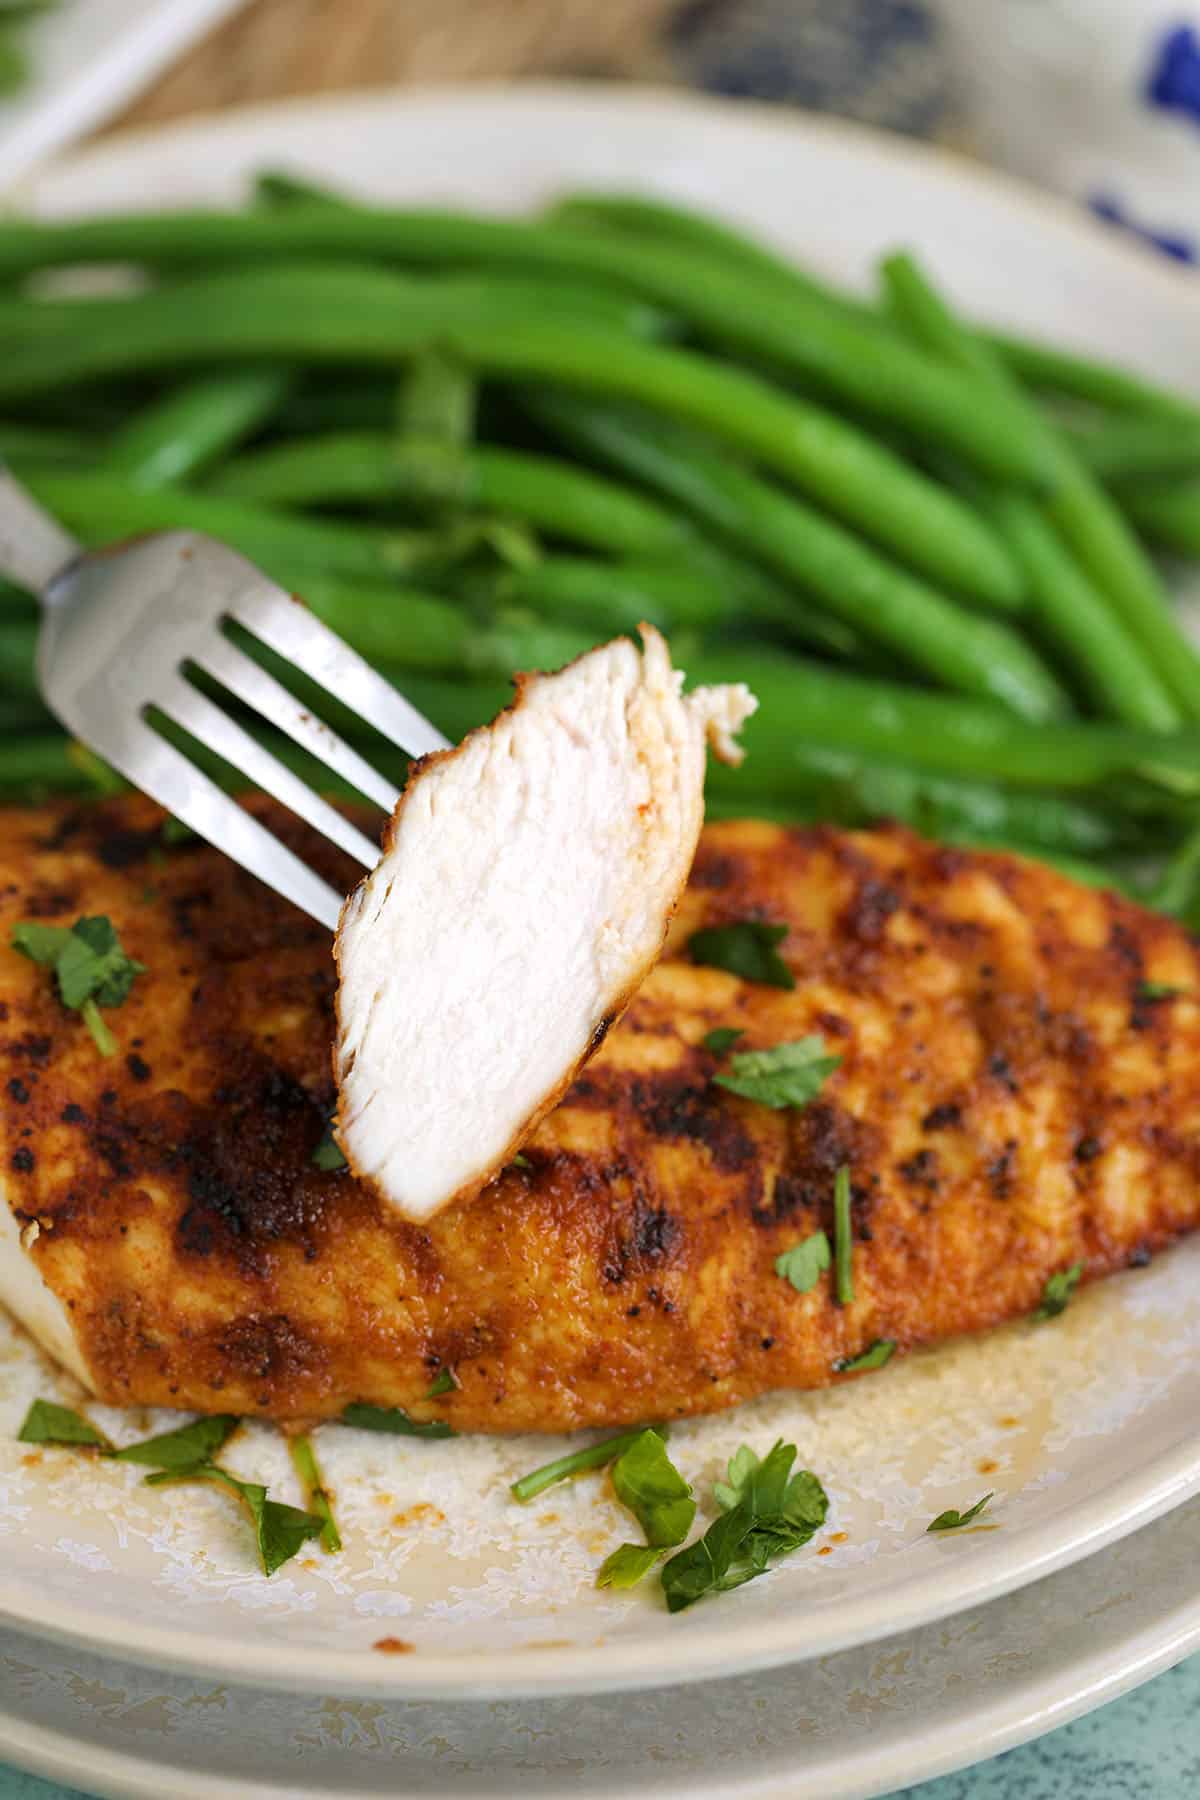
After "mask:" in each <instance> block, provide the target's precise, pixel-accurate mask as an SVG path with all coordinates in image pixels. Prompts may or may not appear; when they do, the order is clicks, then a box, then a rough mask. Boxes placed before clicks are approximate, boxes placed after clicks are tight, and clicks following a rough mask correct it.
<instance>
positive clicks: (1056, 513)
mask: <svg viewBox="0 0 1200 1800" xmlns="http://www.w3.org/2000/svg"><path fill="white" fill-rule="evenodd" d="M882 267H883V274H884V279H885V281H886V283H887V287H888V292H889V294H890V296H891V298H892V301H893V303H894V305H895V306H896V307H897V308H898V309H899V310H900V312H901V314H902V316H903V317H904V318H905V319H906V320H907V322H908V323H909V324H910V326H911V327H912V328H913V330H914V331H916V332H917V334H918V335H919V336H920V338H921V339H922V341H923V342H924V343H926V344H935V343H936V344H938V345H940V347H941V349H942V351H943V353H944V354H945V355H946V356H947V358H948V359H950V360H952V361H954V362H955V363H957V364H960V365H961V366H963V367H966V368H971V369H973V370H975V372H976V373H977V374H978V375H979V377H980V379H981V380H982V381H983V382H984V383H985V384H990V385H994V386H995V387H996V389H997V391H1003V392H1004V393H1005V394H1006V395H1007V396H1008V397H1009V398H1010V399H1011V400H1012V401H1013V403H1014V404H1016V405H1020V406H1021V407H1022V408H1023V409H1024V410H1025V412H1026V415H1027V417H1028V420H1029V422H1030V425H1031V428H1032V429H1034V430H1036V431H1037V432H1039V433H1040V435H1041V437H1042V441H1043V445H1044V450H1045V454H1046V457H1047V459H1048V460H1049V461H1050V462H1052V464H1053V465H1054V471H1055V482H1054V485H1053V487H1052V489H1051V490H1050V492H1049V493H1048V494H1047V496H1046V499H1045V503H1044V504H1045V507H1046V511H1047V516H1048V517H1049V518H1050V520H1051V521H1052V522H1053V524H1054V525H1055V526H1057V528H1058V530H1059V531H1061V532H1062V534H1063V536H1064V537H1065V538H1066V539H1067V541H1068V543H1069V544H1070V545H1071V548H1072V549H1073V551H1074V553H1075V555H1076V556H1077V557H1078V558H1079V561H1080V562H1081V564H1082V565H1083V568H1084V570H1085V571H1086V572H1087V574H1089V575H1090V576H1091V578H1092V580H1093V581H1094V582H1095V584H1096V586H1097V587H1098V588H1099V589H1100V591H1101V592H1102V593H1103V594H1104V595H1106V596H1107V598H1108V601H1109V603H1110V605H1111V606H1112V607H1113V608H1114V609H1115V610H1116V611H1117V612H1118V613H1119V615H1120V617H1121V618H1122V619H1123V620H1124V622H1125V624H1126V626H1127V627H1128V629H1129V630H1130V632H1131V633H1132V634H1133V636H1134V638H1135V639H1136V640H1137V642H1138V643H1139V644H1140V645H1141V647H1142V650H1143V652H1144V654H1145V656H1146V657H1147V659H1148V660H1149V662H1150V664H1151V666H1152V668H1153V669H1154V670H1155V672H1156V673H1157V675H1158V676H1159V678H1160V680H1161V681H1162V682H1163V683H1164V684H1165V685H1166V687H1167V689H1168V690H1169V692H1170V693H1171V694H1172V695H1173V697H1174V698H1175V699H1176V700H1177V701H1178V702H1179V705H1180V706H1181V707H1182V708H1183V709H1184V711H1185V714H1186V716H1187V717H1188V718H1189V719H1200V654H1198V653H1197V651H1196V649H1195V647H1194V646H1193V645H1192V644H1191V643H1190V641H1189V640H1188V638H1187V637H1186V636H1185V635H1184V632H1183V630H1182V629H1181V627H1180V625H1179V623H1178V621H1177V620H1176V618H1175V616H1174V614H1173V612H1172V610H1171V605H1170V602H1169V600H1168V599H1167V596H1166V594H1165V593H1164V591H1163V588H1162V586H1161V584H1160V582H1159V580H1158V577H1157V576H1156V574H1155V572H1154V569H1153V568H1152V566H1151V564H1150V562H1149V559H1148V558H1147V557H1146V556H1145V554H1144V553H1143V551H1142V548H1141V546H1140V545H1139V544H1138V542H1137V540H1136V538H1135V537H1134V536H1133V534H1132V532H1130V531H1129V529H1128V527H1127V526H1126V524H1125V521H1124V519H1122V517H1121V515H1120V513H1119V512H1118V511H1117V509H1116V507H1115V506H1114V505H1113V503H1112V501H1111V500H1110V499H1109V498H1108V496H1107V495H1106V494H1105V493H1104V491H1103V489H1102V488H1101V487H1100V486H1099V485H1098V483H1097V482H1096V481H1095V480H1094V479H1093V478H1092V476H1091V475H1090V474H1089V473H1088V471H1087V470H1086V469H1085V468H1083V466H1082V465H1081V464H1080V462H1079V461H1078V459H1077V458H1076V457H1075V456H1074V455H1073V454H1072V452H1071V449H1070V446H1069V445H1068V444H1067V442H1066V440H1065V439H1064V438H1063V437H1062V436H1061V435H1060V434H1059V433H1057V432H1056V431H1055V430H1054V428H1053V426H1052V425H1051V424H1050V422H1049V421H1048V420H1046V419H1044V418H1043V417H1042V416H1041V415H1040V414H1039V413H1038V412H1037V410H1036V409H1035V408H1034V407H1033V406H1032V405H1031V404H1030V403H1028V402H1027V401H1025V400H1024V398H1023V397H1022V395H1021V393H1020V391H1019V389H1018V388H1017V387H1016V384H1015V382H1014V381H1013V380H1012V378H1011V376H1010V375H1009V374H1008V373H1007V371H1006V370H1005V368H1004V365H1003V364H1002V362H1001V361H1000V360H999V358H998V357H996V356H995V355H994V353H993V352H992V350H991V349H990V348H989V346H988V345H987V344H985V343H984V342H983V340H982V339H981V338H978V337H976V336H975V335H974V334H973V333H972V332H971V331H969V330H968V329H967V328H966V327H965V326H963V325H961V324H960V323H959V321H958V320H957V319H956V318H955V317H954V315H953V314H952V313H951V312H950V310H949V308H948V307H947V306H946V305H945V303H944V301H943V300H942V299H941V297H940V295H938V294H937V293H936V292H935V290H934V289H933V288H932V287H931V286H930V285H929V283H928V281H927V280H926V279H925V277H924V275H923V274H922V273H921V271H920V270H919V269H918V268H917V266H916V264H915V263H914V262H913V260H912V258H911V257H909V256H906V255H900V256H892V257H888V258H886V259H885V261H884V263H883V265H882Z"/></svg>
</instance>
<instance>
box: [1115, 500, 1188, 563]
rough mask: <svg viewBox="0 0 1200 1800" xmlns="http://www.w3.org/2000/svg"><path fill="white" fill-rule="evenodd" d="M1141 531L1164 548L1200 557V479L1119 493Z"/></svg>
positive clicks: (1126, 509) (1184, 554) (1122, 502)
mask: <svg viewBox="0 0 1200 1800" xmlns="http://www.w3.org/2000/svg"><path fill="white" fill-rule="evenodd" d="M1119 499H1120V502H1121V505H1122V506H1123V507H1124V509H1125V511H1126V512H1127V513H1128V515H1129V517H1130V518H1131V519H1132V520H1133V522H1134V524H1135V525H1136V526H1137V528H1138V530H1139V531H1141V532H1143V533H1144V534H1145V536H1146V537H1148V538H1150V539H1151V541H1152V542H1153V543H1156V544H1161V545H1162V547H1163V549H1164V550H1175V551H1177V552H1178V553H1179V554H1180V555H1181V556H1200V481H1178V482H1170V483H1163V484H1162V485H1161V486H1160V485H1157V484H1156V485H1154V486H1152V487H1150V486H1147V487H1142V486H1141V485H1134V486H1131V487H1128V488H1122V489H1121V490H1120V492H1119Z"/></svg>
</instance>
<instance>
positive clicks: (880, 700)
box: [688, 653, 1200, 795]
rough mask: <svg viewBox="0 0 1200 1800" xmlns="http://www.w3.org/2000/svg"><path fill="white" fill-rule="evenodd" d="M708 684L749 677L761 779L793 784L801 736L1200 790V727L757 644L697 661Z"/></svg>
mask: <svg viewBox="0 0 1200 1800" xmlns="http://www.w3.org/2000/svg"><path fill="white" fill-rule="evenodd" d="M688 675H689V678H690V679H692V680H694V681H697V682H700V681H703V682H720V681H729V680H731V679H736V680H739V681H745V682H747V683H748V684H749V686H750V688H751V689H752V691H753V692H754V693H755V694H757V696H758V699H759V710H758V712H757V713H756V714H755V715H754V717H753V718H752V719H751V720H750V722H749V724H748V725H747V726H746V729H745V733H744V741H745V743H746V746H747V750H748V755H747V759H746V765H745V766H746V770H747V775H748V778H749V780H750V781H752V782H753V783H754V784H755V785H756V786H757V787H759V788H762V789H768V790H770V791H772V792H775V791H778V790H779V789H780V788H782V787H784V786H785V785H786V783H787V781H788V779H789V778H790V770H791V766H792V762H793V759H794V756H795V754H796V751H795V742H796V739H797V737H801V736H802V737H803V740H804V741H805V742H806V743H809V744H811V743H818V744H824V745H826V746H828V747H829V748H830V749H838V750H853V751H855V752H858V753H861V754H862V755H864V756H872V757H886V758H893V757H894V758H895V759H896V760H898V761H900V762H902V763H907V764H911V765H912V766H914V767H916V768H923V769H933V770H937V771H944V770H946V769H952V770H953V771H954V772H955V774H957V775H961V776H964V777H973V776H981V777H983V778H985V779H989V780H997V781H1005V782H1011V783H1012V784H1013V785H1015V786H1019V787H1050V788H1060V789H1063V790H1066V789H1073V788H1078V787H1095V786H1097V785H1100V784H1103V783H1105V782H1107V781H1109V780H1111V778H1112V777H1113V776H1115V775H1127V774H1132V773H1135V772H1136V773H1141V774H1142V775H1143V776H1144V777H1145V778H1146V779H1147V780H1150V781H1154V782H1156V783H1158V784H1160V785H1165V786H1166V787H1167V788H1169V789H1172V790H1174V791H1175V792H1177V793H1180V794H1189V795H1190V794H1197V793H1200V730H1195V729H1188V730H1184V731H1181V732H1178V733H1173V734H1171V735H1165V734H1161V733H1156V732H1151V731H1139V730H1136V729H1135V728H1133V727H1132V726H1125V725H1110V724H1106V723H1093V722H1084V721H1082V720H1081V721H1075V720H1064V721H1056V722H1054V723H1048V724H1038V723H1034V722H1031V721H1029V720H1027V719H1019V718H1016V717H1014V716H1013V715H1012V714H1011V713H1007V712H1005V711H1004V710H1003V709H1002V708H1000V707H997V706H990V705H986V704H984V703H982V702H980V701H978V700H970V699H963V698H960V697H959V696H958V695H948V694H936V693H926V692H922V691H921V690H920V689H917V688H908V687H901V686H899V685H898V684H897V683H894V682H888V681H878V680H871V679H868V678H867V677H864V676H861V675H852V674H849V673H845V672H843V671H842V670H840V669H834V668H832V667H830V666H828V665H822V664H815V663H809V662H805V661H803V660H802V659H800V658H798V657H789V656H786V655H784V654H783V653H778V654H776V655H775V656H774V657H773V658H771V659H769V660H768V659H766V658H764V657H762V656H761V655H759V656H755V655H752V654H749V653H746V654H739V655H737V656H736V657H734V656H729V655H727V656H726V657H725V658H724V660H723V661H720V662H714V661H713V660H712V659H711V658H706V657H702V658H700V659H698V660H697V661H696V662H695V663H694V664H691V665H689V667H688Z"/></svg>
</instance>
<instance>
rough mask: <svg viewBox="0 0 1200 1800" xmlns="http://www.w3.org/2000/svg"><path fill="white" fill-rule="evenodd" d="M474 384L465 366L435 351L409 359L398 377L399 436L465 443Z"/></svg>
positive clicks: (471, 427)
mask: <svg viewBox="0 0 1200 1800" xmlns="http://www.w3.org/2000/svg"><path fill="white" fill-rule="evenodd" d="M477 397H478V383H477V382H476V380H475V377H474V375H472V374H471V372H470V370H469V369H466V368H464V367H463V365H462V363H460V362H456V361H455V360H454V359H453V358H452V357H449V356H443V355H442V353H441V352H440V351H439V350H427V351H425V352H424V353H423V354H422V355H420V356H416V357H414V358H413V360H412V362H411V363H410V364H409V366H408V368H407V369H406V370H405V371H404V373H403V374H402V375H401V377H400V386H399V388H398V390H397V393H396V411H395V426H396V430H397V431H398V432H399V434H400V435H401V437H406V438H416V439H419V440H421V441H423V442H429V443H443V444H455V445H462V444H469V443H470V442H471V439H472V438H473V437H474V435H475V404H476V400H477Z"/></svg>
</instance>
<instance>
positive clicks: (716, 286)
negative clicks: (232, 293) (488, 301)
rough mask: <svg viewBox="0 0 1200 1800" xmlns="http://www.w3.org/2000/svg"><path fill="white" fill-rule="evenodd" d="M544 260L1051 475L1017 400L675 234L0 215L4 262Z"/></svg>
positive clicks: (313, 216) (848, 395)
mask: <svg viewBox="0 0 1200 1800" xmlns="http://www.w3.org/2000/svg"><path fill="white" fill-rule="evenodd" d="M314 253H315V254H318V255H337V256H345V257H356V256H357V257H369V258H374V257H387V258H390V259H392V260H394V261H397V262H406V263H417V264H429V263H433V264H441V265H458V266H462V265H464V264H467V265H474V266H487V267H492V268H495V267H507V268H520V269H536V270H538V271H539V272H541V273H543V274H544V273H546V272H548V271H550V272H554V273H558V274H562V273H567V274H569V275H571V276H574V277H576V278H583V279H585V280H591V279H598V280H604V281H609V282H611V283H612V284H613V285H614V286H617V287H621V288H629V289H632V290H634V291H636V292H637V293H639V294H641V295H643V296H645V297H647V298H648V299H650V300H652V301H656V302H658V303H660V304H663V305H665V306H667V307H668V308H670V309H671V310H672V311H674V312H678V313H681V314H683V315H684V316H686V317H687V318H688V319H689V320H690V321H691V323H692V324H693V326H697V327H699V328H700V329H701V331H703V332H705V333H707V335H708V336H710V337H711V338H712V339H713V341H714V342H716V343H718V344H720V345H722V346H723V347H726V348H732V349H734V350H735V351H738V352H750V353H751V354H753V355H754V356H765V357H768V358H770V359H774V360H778V361H779V362H781V363H782V364H784V365H785V366H787V367H788V368H791V369H794V370H796V371H797V372H798V373H800V374H804V375H808V376H811V377H813V378H815V379H816V380H818V381H819V382H820V383H821V385H822V386H823V387H824V388H825V389H826V390H827V391H829V392H831V393H834V394H836V395H838V396H839V397H840V398H842V399H847V400H849V401H851V403H852V404H853V405H855V406H857V407H861V408H863V409H865V410H866V411H867V412H868V413H870V414H872V415H875V416H879V417H883V418H889V419H892V420H894V422H896V423H897V424H901V425H903V426H904V427H905V428H906V429H913V430H915V431H917V432H918V433H919V434H920V435H922V436H929V437H930V438H931V439H932V440H933V441H935V442H937V443H939V444H944V445H946V446H947V447H949V448H952V449H956V450H958V451H960V452H961V453H962V454H963V455H965V456H966V457H968V458H969V460H971V461H972V462H974V463H977V464H978V466H979V467H980V468H981V469H983V470H985V471H987V472H988V473H991V474H994V475H997V476H1001V477H1004V478H1006V479H1012V480H1017V481H1037V480H1039V479H1040V478H1042V477H1043V476H1044V475H1046V474H1047V471H1046V470H1045V468H1044V463H1043V457H1042V452H1041V449H1040V447H1039V446H1038V445H1037V444H1036V443H1035V442H1034V441H1033V440H1032V439H1031V438H1030V435H1029V433H1028V431H1027V430H1026V428H1025V424H1024V422H1023V421H1022V420H1021V419H1020V418H1019V417H1018V415H1017V412H1016V409H1014V408H1012V407H1010V406H1008V405H1007V404H1006V403H1005V402H1004V401H1003V400H1001V399H997V398H996V397H995V396H989V395H988V394H987V393H986V392H981V391H979V390H978V389H977V387H976V385H975V384H974V383H973V382H972V381H969V380H968V381H965V382H964V380H963V379H962V378H961V377H957V376H955V375H954V374H953V373H952V372H950V371H947V370H945V369H943V368H941V367H939V365H938V364H937V363H936V362H935V361H934V360H933V359H932V358H929V357H926V356H923V355H922V354H920V353H919V352H916V351H913V350H911V349H910V348H909V347H908V346H907V345H906V344H905V343H904V342H903V340H897V338H896V337H895V335H894V334H893V333H892V332H890V331H889V330H888V329H887V328H886V327H882V326H879V325H877V324H876V323H874V322H873V321H871V320H869V319H865V320H859V319H857V318H854V317H851V316H849V315H847V314H845V313H843V312H839V311H837V310H836V309H834V308H831V307H828V306H826V305H824V304H823V303H822V302H821V301H820V300H817V301H812V300H810V299H808V298H806V297H805V296H804V295H803V294H802V293H800V292H799V291H797V292H796V293H795V294H794V295H793V296H792V297H791V299H790V302H789V304H788V305H787V306H786V307H784V306H781V305H780V304H779V303H778V302H779V295H778V287H777V285H776V284H775V283H773V282H768V281H765V280H763V279H762V278H761V277H759V276H757V275H756V274H754V273H753V272H752V271H746V270H743V269H739V268H737V267H735V266H729V267H726V266H724V265H721V264H718V263H716V262H715V261H714V259H713V258H712V257H711V256H708V255H704V254H700V255H697V254H696V253H695V251H694V250H692V249H689V248H688V247H687V246H681V245H679V244H677V243H676V244H669V243H668V244H663V245H658V244H655V243H641V242H637V241H631V240H629V239H627V238H620V239H613V238H610V237H609V236H608V235H607V234H604V233H599V232H592V231H570V230H568V229H566V228H565V227H561V226H555V225H544V224H540V223H538V222H536V221H533V222H531V221H526V220H516V219H495V218H472V217H470V216H466V215H461V214H454V213H440V212H433V211H426V212H395V211H393V212H389V211H386V210H381V209H380V210H376V209H370V208H365V207H357V206H349V205H346V206H331V205H329V204H327V203H325V202H319V203H314V204H312V205H309V206H302V205H295V206H292V205H288V206H283V207H280V208H278V209H276V210H266V211H263V210H259V211H257V212H249V213H203V212H190V213H185V212H180V213H167V214H149V215H136V214H135V215H130V216H126V217H110V218H106V219H83V220H76V221H69V222H65V223H63V222H46V223H36V222H31V221H28V220H12V221H6V222H5V223H4V224H3V226H0V274H4V273H8V274H13V275H15V274H23V273H27V272H29V271H31V270H33V269H37V268H46V267H49V266H52V265H56V264H58V265H61V264H63V263H79V262H83V263H93V262H105V261H109V262H111V261H118V262H128V261H144V262H149V263H152V264H156V265H162V264H178V263H183V264H187V263H193V264H195V263H197V262H206V263H213V262H215V261H218V260H221V259H226V260H233V259H236V258H238V257H247V258H252V259H262V258H265V257H290V256H296V255H311V254H314Z"/></svg>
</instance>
